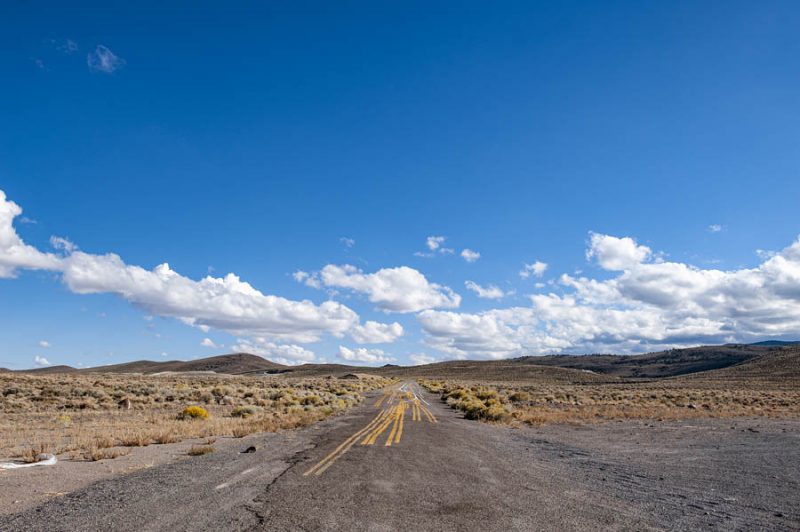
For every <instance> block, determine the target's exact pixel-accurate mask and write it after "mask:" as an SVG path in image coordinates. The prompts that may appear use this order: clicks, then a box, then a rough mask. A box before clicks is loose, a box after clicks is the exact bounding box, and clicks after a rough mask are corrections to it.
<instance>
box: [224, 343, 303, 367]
mask: <svg viewBox="0 0 800 532" xmlns="http://www.w3.org/2000/svg"><path fill="white" fill-rule="evenodd" d="M231 349H232V350H233V351H234V352H237V353H250V354H251V355H258V356H260V357H263V358H266V359H269V360H271V361H272V362H277V363H278V364H285V365H288V366H291V365H296V364H303V363H307V362H313V361H314V360H315V358H316V355H315V354H314V352H313V351H310V350H308V349H306V348H305V347H302V346H299V345H295V344H276V343H274V342H271V341H269V340H268V339H267V338H260V337H257V338H251V339H240V340H239V342H238V343H237V344H236V345H234V346H232V347H231Z"/></svg>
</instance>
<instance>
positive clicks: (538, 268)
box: [519, 260, 547, 279]
mask: <svg viewBox="0 0 800 532" xmlns="http://www.w3.org/2000/svg"><path fill="white" fill-rule="evenodd" d="M546 271H547V263H546V262H542V261H539V260H537V261H535V262H533V263H531V264H524V265H523V266H522V269H521V270H520V272H519V276H520V277H522V278H523V279H527V278H528V277H530V276H531V275H533V276H534V277H538V278H541V277H542V275H544V272H546Z"/></svg>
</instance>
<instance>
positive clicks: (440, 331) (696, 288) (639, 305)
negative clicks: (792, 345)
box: [417, 234, 800, 358]
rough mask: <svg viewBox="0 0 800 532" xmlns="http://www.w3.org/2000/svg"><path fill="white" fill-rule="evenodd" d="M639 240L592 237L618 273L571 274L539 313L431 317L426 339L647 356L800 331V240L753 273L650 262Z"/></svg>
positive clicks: (452, 349)
mask: <svg viewBox="0 0 800 532" xmlns="http://www.w3.org/2000/svg"><path fill="white" fill-rule="evenodd" d="M652 256H653V254H652V252H651V250H650V249H649V248H647V247H645V246H641V245H639V244H638V243H637V242H636V241H635V240H633V239H632V238H616V237H612V236H608V235H598V234H594V235H591V238H590V243H589V250H588V251H587V257H589V258H590V259H593V260H596V261H597V263H598V265H599V266H600V267H601V268H603V269H605V270H607V271H610V272H616V273H617V275H616V276H614V277H612V278H610V279H605V280H597V279H591V278H587V277H579V278H575V277H572V276H569V275H562V276H561V278H560V281H559V285H560V286H561V288H563V293H549V294H536V295H532V296H531V306H530V307H514V308H507V309H492V310H488V311H485V312H481V313H475V314H472V313H457V312H446V311H435V310H426V311H424V312H421V313H420V314H419V315H418V316H417V319H418V321H419V323H420V324H421V326H422V329H423V331H424V333H425V336H426V342H427V343H428V345H430V346H431V347H434V348H436V349H438V350H440V351H442V352H445V353H449V354H451V355H453V356H456V357H466V356H481V357H488V358H504V357H510V356H518V355H523V354H544V353H551V352H565V351H569V352H641V351H647V350H653V349H662V348H668V347H677V346H685V345H697V344H701V343H719V342H735V341H750V340H753V339H758V338H764V337H769V336H776V337H779V336H786V335H791V334H796V332H797V331H798V330H800V239H798V240H797V241H796V242H794V243H793V244H792V245H790V246H789V247H787V248H785V249H784V250H783V251H781V252H779V253H776V254H775V255H773V256H771V257H768V258H766V259H765V260H764V262H762V263H761V264H759V265H758V266H757V267H754V268H747V269H740V270H731V271H723V270H715V269H701V268H697V267H695V266H691V265H688V264H683V263H677V262H665V261H662V262H658V261H651V258H652Z"/></svg>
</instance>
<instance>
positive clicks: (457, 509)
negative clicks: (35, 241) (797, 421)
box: [0, 382, 800, 531]
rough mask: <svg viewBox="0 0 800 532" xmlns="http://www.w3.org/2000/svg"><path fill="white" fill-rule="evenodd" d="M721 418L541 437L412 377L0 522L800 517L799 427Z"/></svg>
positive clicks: (191, 525) (84, 525) (621, 522)
mask: <svg viewBox="0 0 800 532" xmlns="http://www.w3.org/2000/svg"><path fill="white" fill-rule="evenodd" d="M726 423H727V424H726V425H725V426H724V427H722V426H721V425H720V426H717V425H714V424H711V425H709V426H708V427H698V428H697V429H696V430H695V429H693V428H691V427H690V428H689V429H686V430H685V431H684V430H683V429H681V428H680V426H678V430H679V431H680V436H679V437H675V436H674V435H673V436H670V434H673V433H674V431H673V432H669V431H667V429H666V428H665V429H663V432H658V431H660V430H662V429H652V431H653V432H652V434H651V437H650V439H649V440H648V439H647V437H646V434H647V432H646V431H645V430H644V429H641V430H640V429H635V430H633V431H632V432H631V434H630V438H631V439H630V440H628V439H624V441H621V442H620V441H617V440H618V439H619V438H620V436H621V434H622V433H620V432H619V431H620V430H622V429H619V428H617V427H615V426H613V424H608V425H609V426H608V427H605V428H604V427H598V428H594V427H593V428H589V429H585V430H581V429H572V428H565V429H563V430H562V429H556V430H555V431H554V432H552V433H551V434H550V435H549V436H543V434H542V433H538V432H536V431H535V430H529V429H526V430H511V429H505V428H498V427H492V426H488V425H484V424H481V423H477V422H474V421H468V420H465V419H463V418H462V417H461V416H460V415H459V414H458V413H456V412H454V411H452V410H450V409H448V408H447V407H446V406H445V405H444V404H442V403H441V402H440V401H439V400H438V398H435V397H434V396H432V395H430V394H427V393H424V392H422V391H421V390H420V389H419V387H418V386H417V385H416V384H414V383H412V382H407V383H403V384H402V385H398V386H397V387H396V388H394V389H393V390H389V391H387V392H385V393H377V394H372V395H371V396H370V397H369V398H368V400H367V401H366V402H365V403H364V404H362V405H361V406H359V407H358V408H356V409H354V410H353V411H351V412H350V413H348V414H346V415H344V416H340V417H337V418H333V419H329V420H326V421H324V422H322V423H319V424H317V425H315V426H313V427H310V428H308V429H304V430H299V431H293V432H287V433H282V434H266V435H260V436H257V437H251V438H248V439H247V441H245V442H243V443H242V445H241V446H237V447H230V446H229V448H226V449H221V450H219V451H218V452H215V453H213V454H209V455H205V456H201V457H194V458H191V459H186V460H180V461H176V462H173V463H169V464H166V465H162V466H158V467H153V468H150V469H146V470H143V471H139V472H136V473H131V474H129V475H125V476H122V477H117V478H113V479H110V480H105V481H101V482H98V483H96V484H93V485H91V486H89V487H87V488H85V489H83V490H80V491H77V492H74V493H72V494H69V495H66V496H64V497H60V498H57V499H53V500H50V501H49V502H47V503H45V504H43V505H42V506H40V507H38V508H33V509H31V510H28V511H26V512H23V513H21V514H17V515H12V516H6V517H2V518H0V530H2V531H6V530H26V531H27V530H70V531H73V530H81V531H93V530H98V531H99V530H104V531H105V530H115V531H126V530H131V531H134V530H135V531H148V530H169V531H182V530H187V531H188V530H193V531H196V530H271V531H275V530H347V531H352V530H368V531H384V530H418V531H419V530H423V531H424V530H597V529H614V530H651V529H652V530H658V529H683V530H694V529H698V528H703V529H705V530H715V529H719V530H730V529H771V530H792V529H797V528H798V525H800V503H798V501H797V500H795V499H796V497H795V496H796V495H797V493H798V491H797V489H798V487H799V486H800V484H798V481H800V471H798V467H797V464H798V463H800V454H798V450H797V449H798V445H797V443H798V438H797V431H796V430H795V429H796V426H794V425H792V426H790V430H789V431H788V432H787V430H786V426H784V428H783V429H782V430H781V429H780V427H778V426H777V425H776V426H775V427H773V428H772V429H770V430H765V431H747V432H745V431H744V430H743V431H742V432H740V431H732V430H730V428H729V427H728V426H727V425H730V422H729V421H728V422H726ZM626 427H627V428H626V429H625V430H629V429H630V427H628V426H626ZM643 427H644V425H643ZM723 429H724V430H725V431H727V432H724V431H723ZM614 431H617V432H614ZM640 435H641V437H640ZM721 435H723V436H725V437H729V438H732V439H731V440H730V442H729V443H727V444H726V443H725V442H722V443H721V442H720V437H721ZM670 437H672V438H673V439H674V440H675V441H674V443H672V444H670V443H669V442H667V440H668V439H669V438H670ZM623 438H624V435H623ZM741 438H749V440H745V441H744V443H742V440H741ZM634 439H635V440H637V441H636V442H635V445H634ZM638 440H641V442H640V441H638ZM665 442H666V443H665ZM677 442H684V443H677ZM748 442H750V444H748ZM253 443H255V445H256V446H257V447H258V451H257V452H256V453H252V454H241V453H240V452H239V451H240V450H242V449H243V448H244V447H245V446H247V445H250V444H253ZM640 443H644V444H645V445H644V446H643V447H642V446H640V445H639V444H640ZM681 445H683V447H680V446H681ZM742 445H745V446H747V445H749V446H750V447H749V448H748V449H747V450H746V452H745V453H743V454H736V453H737V452H739V451H741V450H742V449H741V446H742ZM659 446H661V447H659ZM240 447H241V448H240ZM682 449H683V450H684V451H685V453H684V455H681V454H680V453H681V452H682ZM737 449H739V451H737ZM693 450H694V451H693ZM752 450H755V453H754V452H752ZM648 453H649V454H648ZM692 453H694V454H692ZM759 453H760V454H759ZM687 456H688V458H689V459H690V460H699V461H697V462H695V463H685V462H686V459H687ZM748 456H760V458H759V459H758V460H756V461H754V462H753V463H752V464H750V465H748V462H747V459H748V458H747V457H748ZM654 457H655V458H656V459H654ZM661 457H664V458H663V463H662V462H659V460H660V459H661ZM654 462H658V463H654ZM703 463H709V464H713V467H711V468H709V469H708V471H705V472H704V470H703V469H702V468H699V467H698V465H699V464H703ZM725 468H728V469H730V470H731V472H732V473H733V472H734V470H736V469H737V468H738V476H736V475H735V474H732V475H731V476H730V478H729V475H728V473H726V472H725V471H724V469H725ZM748 468H752V469H753V470H752V471H749V470H748ZM704 475H708V477H706V476H704ZM759 475H760V476H763V477H764V478H765V479H767V480H766V481H764V482H763V483H762V484H763V485H762V484H758V485H748V482H750V481H751V480H752V479H751V477H755V476H759ZM726 479H727V480H726ZM753 482H755V481H753ZM759 482H760V481H759Z"/></svg>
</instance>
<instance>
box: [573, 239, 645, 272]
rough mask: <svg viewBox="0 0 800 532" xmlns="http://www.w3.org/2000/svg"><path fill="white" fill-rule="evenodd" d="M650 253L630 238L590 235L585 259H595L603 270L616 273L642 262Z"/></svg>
mask: <svg viewBox="0 0 800 532" xmlns="http://www.w3.org/2000/svg"><path fill="white" fill-rule="evenodd" d="M651 253H652V252H651V251H650V248H648V247H647V246H641V245H639V244H637V243H636V241H635V240H634V239H632V238H630V237H624V238H617V237H615V236H609V235H601V234H598V233H591V234H590V235H589V249H588V250H586V258H587V259H588V260H591V259H595V260H596V261H597V263H598V264H599V265H600V267H601V268H603V269H606V270H612V271H618V270H626V269H628V268H631V267H634V266H636V265H638V264H640V263H641V262H644V261H645V260H647V259H648V258H649V257H650V255H651Z"/></svg>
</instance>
